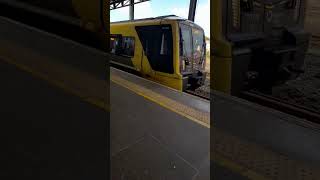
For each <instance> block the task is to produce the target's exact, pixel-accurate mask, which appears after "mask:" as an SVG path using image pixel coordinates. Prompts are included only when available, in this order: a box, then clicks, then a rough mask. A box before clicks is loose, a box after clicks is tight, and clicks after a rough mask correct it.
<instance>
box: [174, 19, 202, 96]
mask: <svg viewBox="0 0 320 180" xmlns="http://www.w3.org/2000/svg"><path fill="white" fill-rule="evenodd" d="M179 35H180V37H179V57H180V58H179V62H180V73H181V75H182V78H183V90H195V89H196V88H198V87H200V86H202V85H204V82H205V79H206V75H207V73H206V72H205V66H206V40H205V34H204V31H203V29H202V28H201V27H200V26H198V25H196V24H195V23H193V22H190V21H187V20H184V21H180V22H179Z"/></svg>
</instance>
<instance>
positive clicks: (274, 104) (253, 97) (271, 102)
mask: <svg viewBox="0 0 320 180" xmlns="http://www.w3.org/2000/svg"><path fill="white" fill-rule="evenodd" d="M240 96H241V97H242V98H244V99H246V100H249V101H252V102H255V103H258V104H260V105H263V106H266V107H270V108H273V109H276V110H279V111H281V112H284V113H287V114H291V115H293V116H296V117H299V118H302V119H305V120H307V121H310V122H313V123H317V124H319V123H320V113H319V112H317V111H315V110H312V109H309V108H306V107H304V106H299V105H296V104H292V103H289V102H286V101H283V100H281V99H278V98H275V97H273V96H271V95H266V94H263V93H261V92H258V91H245V92H242V93H241V95H240Z"/></svg>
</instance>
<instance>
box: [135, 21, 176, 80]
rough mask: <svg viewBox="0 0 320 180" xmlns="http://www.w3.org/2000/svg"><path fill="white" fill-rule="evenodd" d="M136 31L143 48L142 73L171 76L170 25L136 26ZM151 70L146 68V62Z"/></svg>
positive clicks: (172, 71)
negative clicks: (158, 73)
mask: <svg viewBox="0 0 320 180" xmlns="http://www.w3.org/2000/svg"><path fill="white" fill-rule="evenodd" d="M136 31H137V33H138V36H139V39H140V41H141V43H142V46H143V53H144V55H143V56H144V57H146V58H142V60H143V61H144V62H141V65H142V66H143V67H141V69H142V72H143V73H144V74H146V75H148V74H149V75H151V73H153V75H154V74H155V73H157V72H160V73H166V74H173V73H174V67H173V64H174V63H173V38H172V28H171V25H151V26H137V27H136ZM145 61H148V64H149V65H150V67H151V69H150V68H149V67H148V66H146V64H145V63H146V62H145Z"/></svg>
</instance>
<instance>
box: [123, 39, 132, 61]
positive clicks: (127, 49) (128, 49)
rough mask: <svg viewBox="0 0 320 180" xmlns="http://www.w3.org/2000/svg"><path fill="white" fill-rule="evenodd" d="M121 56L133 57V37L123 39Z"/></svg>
mask: <svg viewBox="0 0 320 180" xmlns="http://www.w3.org/2000/svg"><path fill="white" fill-rule="evenodd" d="M122 49H123V52H122V55H125V56H130V57H133V56H134V37H123V41H122Z"/></svg>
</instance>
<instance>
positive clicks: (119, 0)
mask: <svg viewBox="0 0 320 180" xmlns="http://www.w3.org/2000/svg"><path fill="white" fill-rule="evenodd" d="M146 1H150V0H110V10H114V9H119V8H122V7H126V6H130V5H132V4H138V3H142V2H146Z"/></svg>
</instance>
